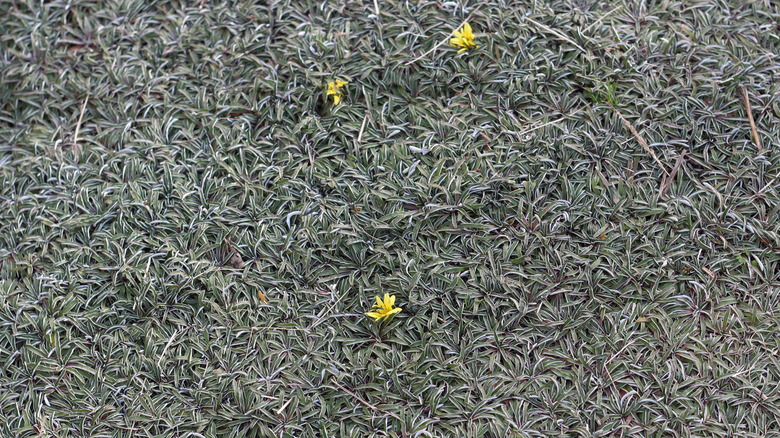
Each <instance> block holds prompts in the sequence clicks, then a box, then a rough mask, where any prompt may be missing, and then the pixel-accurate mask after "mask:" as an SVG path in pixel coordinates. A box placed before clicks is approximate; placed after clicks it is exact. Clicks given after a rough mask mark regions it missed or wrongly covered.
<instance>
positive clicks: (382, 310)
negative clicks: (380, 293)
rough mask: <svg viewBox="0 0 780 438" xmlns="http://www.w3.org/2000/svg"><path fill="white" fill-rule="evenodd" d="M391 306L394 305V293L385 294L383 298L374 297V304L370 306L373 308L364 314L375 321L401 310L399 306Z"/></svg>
mask: <svg viewBox="0 0 780 438" xmlns="http://www.w3.org/2000/svg"><path fill="white" fill-rule="evenodd" d="M393 306H395V295H390V294H385V298H384V300H383V299H380V298H379V297H376V304H374V305H373V306H372V307H371V308H372V309H374V310H373V311H372V312H368V313H366V315H368V316H370V317H372V318H374V320H375V321H381V320H382V319H385V318H390V317H391V316H393V315H395V314H396V313H398V312H400V311H401V308H400V307H395V308H394V307H393Z"/></svg>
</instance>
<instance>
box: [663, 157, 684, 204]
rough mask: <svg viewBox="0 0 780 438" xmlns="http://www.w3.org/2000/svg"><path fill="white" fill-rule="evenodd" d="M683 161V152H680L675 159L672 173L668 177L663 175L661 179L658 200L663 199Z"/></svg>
mask: <svg viewBox="0 0 780 438" xmlns="http://www.w3.org/2000/svg"><path fill="white" fill-rule="evenodd" d="M684 160H685V151H682V152H681V153H680V155H679V156H678V157H677V162H676V163H674V167H673V168H672V172H671V173H670V174H669V175H668V176H667V175H664V177H663V179H662V180H661V189H660V190H659V191H658V197H659V198H661V197H663V196H664V194H665V193H666V191H667V190H669V187H671V185H672V180H674V177H675V176H677V172H678V171H679V170H680V166H682V163H683V161H684Z"/></svg>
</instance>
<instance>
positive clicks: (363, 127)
mask: <svg viewBox="0 0 780 438" xmlns="http://www.w3.org/2000/svg"><path fill="white" fill-rule="evenodd" d="M366 120H368V114H366V115H365V117H363V124H361V125H360V132H359V133H358V138H357V141H358V143H360V139H361V138H363V130H364V129H366Z"/></svg>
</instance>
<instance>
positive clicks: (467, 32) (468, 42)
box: [450, 23, 477, 53]
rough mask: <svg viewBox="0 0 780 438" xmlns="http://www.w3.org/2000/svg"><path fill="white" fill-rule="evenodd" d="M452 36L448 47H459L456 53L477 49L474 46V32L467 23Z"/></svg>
mask: <svg viewBox="0 0 780 438" xmlns="http://www.w3.org/2000/svg"><path fill="white" fill-rule="evenodd" d="M452 34H453V35H455V36H454V37H453V38H450V45H451V46H452V47H460V48H461V49H460V50H458V53H463V52H465V51H466V50H469V49H476V48H477V45H476V44H474V32H472V31H471V26H470V25H469V24H468V23H464V24H463V28H462V29H461V30H456V31H454V32H452Z"/></svg>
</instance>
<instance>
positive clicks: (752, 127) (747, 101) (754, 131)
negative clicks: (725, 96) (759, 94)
mask: <svg viewBox="0 0 780 438" xmlns="http://www.w3.org/2000/svg"><path fill="white" fill-rule="evenodd" d="M740 89H741V90H742V103H744V104H745V112H747V116H748V122H749V123H750V132H751V133H752V134H753V141H754V142H755V143H756V148H757V149H758V151H759V152H761V149H762V148H761V138H760V137H759V136H758V129H756V121H755V120H753V110H752V109H751V107H750V97H748V92H747V87H744V86H743V87H740Z"/></svg>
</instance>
